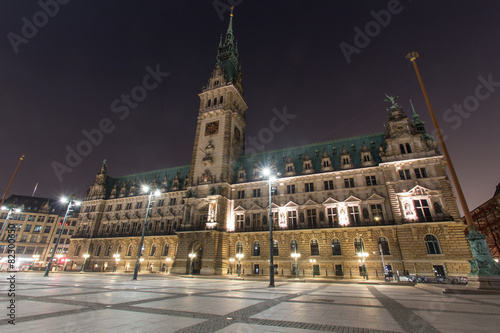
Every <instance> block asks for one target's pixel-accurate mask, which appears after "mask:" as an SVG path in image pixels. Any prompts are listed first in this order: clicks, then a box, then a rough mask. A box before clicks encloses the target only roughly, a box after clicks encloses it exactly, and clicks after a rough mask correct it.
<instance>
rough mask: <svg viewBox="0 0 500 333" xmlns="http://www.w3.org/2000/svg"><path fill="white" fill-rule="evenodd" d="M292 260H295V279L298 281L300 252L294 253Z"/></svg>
mask: <svg viewBox="0 0 500 333" xmlns="http://www.w3.org/2000/svg"><path fill="white" fill-rule="evenodd" d="M292 258H294V259H295V278H296V279H298V278H299V262H298V260H299V258H300V253H298V252H294V253H292Z"/></svg>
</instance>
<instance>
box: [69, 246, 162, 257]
mask: <svg viewBox="0 0 500 333" xmlns="http://www.w3.org/2000/svg"><path fill="white" fill-rule="evenodd" d="M135 249H136V247H134V245H129V247H128V248H127V253H126V256H128V257H132V256H137V252H136V251H137V250H135ZM169 249H170V244H168V243H167V244H165V245H164V246H163V252H162V256H163V257H166V256H168V252H169ZM134 250H135V251H134ZM101 251H102V245H99V246H98V247H97V248H96V250H95V252H94V256H96V257H99V256H100V255H101ZM81 252H82V245H78V247H77V248H76V251H75V257H78V256H80V254H81ZM121 252H122V245H119V246H118V248H117V250H116V252H113V245H109V246H108V247H107V248H106V253H105V256H106V257H111V256H113V255H114V254H118V255H120V254H121ZM156 253H157V246H156V244H153V245H152V246H151V250H150V251H149V255H150V256H155V255H156ZM143 255H144V246H143V247H142V250H141V256H143Z"/></svg>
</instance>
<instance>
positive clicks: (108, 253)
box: [106, 245, 113, 257]
mask: <svg viewBox="0 0 500 333" xmlns="http://www.w3.org/2000/svg"><path fill="white" fill-rule="evenodd" d="M111 250H113V245H110V246H108V250H107V251H106V257H109V256H110V255H111Z"/></svg>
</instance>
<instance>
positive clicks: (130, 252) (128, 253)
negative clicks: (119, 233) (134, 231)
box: [127, 245, 134, 257]
mask: <svg viewBox="0 0 500 333" xmlns="http://www.w3.org/2000/svg"><path fill="white" fill-rule="evenodd" d="M133 249H134V246H133V245H130V246H129V247H128V251H127V256H129V257H130V256H131V255H132V251H133Z"/></svg>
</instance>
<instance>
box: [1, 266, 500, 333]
mask: <svg viewBox="0 0 500 333" xmlns="http://www.w3.org/2000/svg"><path fill="white" fill-rule="evenodd" d="M4 273H5V272H0V290H3V291H0V307H6V306H7V304H8V302H9V298H8V297H7V292H6V287H7V281H6V280H5V281H3V278H4V275H5V274H6V273H5V274H4ZM436 290H438V289H436V288H434V289H433V288H427V289H425V288H421V287H419V288H417V287H408V286H392V285H375V284H345V283H331V282H325V281H314V283H309V282H299V283H298V282H290V281H276V287H275V288H268V281H265V280H263V279H261V280H251V281H250V280H229V279H217V278H210V277H200V278H198V277H194V278H191V277H189V278H188V277H182V276H181V277H180V276H173V275H163V276H151V277H149V276H147V275H145V276H142V275H141V276H139V279H138V280H137V281H131V276H129V275H125V274H122V275H110V274H105V273H85V274H66V273H59V274H51V275H50V277H48V278H47V277H43V272H40V273H37V272H35V273H19V274H18V276H17V278H16V292H17V294H16V297H15V301H16V316H17V317H16V325H15V326H14V325H10V324H8V322H7V317H6V316H5V314H3V313H2V312H0V331H1V332H2V333H3V332H29V331H31V330H33V331H35V330H36V332H37V333H38V332H51V333H52V332H71V333H74V332H120V333H125V332H148V333H151V332H176V333H183V332H186V333H191V332H193V333H194V332H195V333H203V332H207V333H208V332H320V331H328V332H353V333H361V332H363V333H364V332H370V333H379V332H425V333H428V332H450V333H451V332H480V333H482V332H495V331H498V327H500V300H499V298H498V295H450V294H444V295H443V294H441V293H440V292H439V290H438V291H436Z"/></svg>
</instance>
